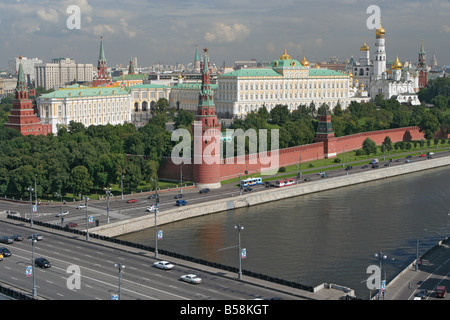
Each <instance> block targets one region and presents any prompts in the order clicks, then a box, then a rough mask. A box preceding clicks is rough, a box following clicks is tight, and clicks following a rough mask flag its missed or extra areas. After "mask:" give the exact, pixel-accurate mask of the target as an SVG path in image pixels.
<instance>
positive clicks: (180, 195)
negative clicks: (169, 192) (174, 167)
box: [174, 193, 184, 199]
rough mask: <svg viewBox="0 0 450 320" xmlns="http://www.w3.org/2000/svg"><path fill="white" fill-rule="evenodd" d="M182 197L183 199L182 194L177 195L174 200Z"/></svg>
mask: <svg viewBox="0 0 450 320" xmlns="http://www.w3.org/2000/svg"><path fill="white" fill-rule="evenodd" d="M183 197H184V195H183V194H182V193H179V194H177V195H176V196H175V197H174V199H181V198H183Z"/></svg>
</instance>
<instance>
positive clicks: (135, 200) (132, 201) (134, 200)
mask: <svg viewBox="0 0 450 320" xmlns="http://www.w3.org/2000/svg"><path fill="white" fill-rule="evenodd" d="M135 202H138V200H137V199H130V200H128V201H127V203H135Z"/></svg>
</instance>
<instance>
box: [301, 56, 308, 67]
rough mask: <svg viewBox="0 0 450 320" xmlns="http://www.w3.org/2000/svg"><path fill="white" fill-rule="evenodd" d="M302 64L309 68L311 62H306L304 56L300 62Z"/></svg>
mask: <svg viewBox="0 0 450 320" xmlns="http://www.w3.org/2000/svg"><path fill="white" fill-rule="evenodd" d="M300 63H301V64H302V66H304V67H309V61H308V60H306V58H305V56H303V59H302V61H300Z"/></svg>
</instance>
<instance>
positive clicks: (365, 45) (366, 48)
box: [359, 42, 370, 51]
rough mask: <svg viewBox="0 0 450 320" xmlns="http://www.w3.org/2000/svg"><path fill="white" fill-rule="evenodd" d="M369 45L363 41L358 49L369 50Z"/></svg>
mask: <svg viewBox="0 0 450 320" xmlns="http://www.w3.org/2000/svg"><path fill="white" fill-rule="evenodd" d="M369 50H370V47H369V46H368V45H367V44H366V43H365V42H364V44H363V46H362V47H361V48H360V49H359V51H369Z"/></svg>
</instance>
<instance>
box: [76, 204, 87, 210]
mask: <svg viewBox="0 0 450 320" xmlns="http://www.w3.org/2000/svg"><path fill="white" fill-rule="evenodd" d="M85 208H86V205H85V204H79V205H78V206H77V209H85Z"/></svg>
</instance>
